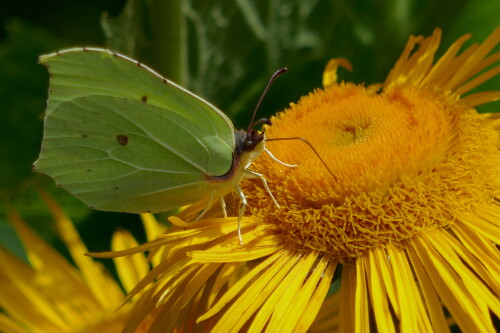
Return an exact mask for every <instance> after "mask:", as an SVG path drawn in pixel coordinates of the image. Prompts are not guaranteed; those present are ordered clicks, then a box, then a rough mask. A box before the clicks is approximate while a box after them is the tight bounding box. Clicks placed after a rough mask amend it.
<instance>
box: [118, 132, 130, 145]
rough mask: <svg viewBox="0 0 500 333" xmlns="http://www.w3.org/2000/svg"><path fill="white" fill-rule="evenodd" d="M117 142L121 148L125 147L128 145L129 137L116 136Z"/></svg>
mask: <svg viewBox="0 0 500 333" xmlns="http://www.w3.org/2000/svg"><path fill="white" fill-rule="evenodd" d="M116 141H118V143H119V144H120V146H122V147H124V146H126V145H128V136H126V135H123V134H120V135H117V136H116Z"/></svg>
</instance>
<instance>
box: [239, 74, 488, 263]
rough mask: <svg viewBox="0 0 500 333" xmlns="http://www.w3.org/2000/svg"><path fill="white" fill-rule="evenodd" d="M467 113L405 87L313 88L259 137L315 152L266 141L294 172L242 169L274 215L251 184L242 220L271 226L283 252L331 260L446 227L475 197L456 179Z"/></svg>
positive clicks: (453, 100)
mask: <svg viewBox="0 0 500 333" xmlns="http://www.w3.org/2000/svg"><path fill="white" fill-rule="evenodd" d="M470 112H471V111H467V109H466V108H465V107H463V106H461V105H460V103H459V102H458V98H457V97H456V96H454V95H446V94H443V93H442V92H437V91H434V90H432V89H424V88H419V87H415V86H412V85H393V86H392V87H388V88H386V89H385V90H384V91H383V92H382V93H381V94H374V93H371V92H370V91H369V90H367V89H366V88H365V87H363V86H358V85H350V84H348V85H344V84H342V85H335V86H333V87H332V88H329V89H326V90H318V91H316V92H314V93H312V94H310V95H309V96H306V97H304V98H302V99H301V100H300V102H299V103H298V104H292V105H291V107H290V109H288V110H286V111H284V112H283V113H281V114H279V115H277V116H276V117H275V118H274V119H272V121H273V125H272V126H269V127H267V128H266V129H265V130H266V136H267V138H286V137H301V138H304V139H306V140H307V141H308V142H309V143H310V144H311V145H312V146H313V147H314V148H315V149H316V151H317V152H318V155H316V154H315V153H314V151H313V150H312V149H310V148H309V147H308V146H307V145H306V144H304V143H303V142H300V141H297V140H291V141H275V142H272V141H268V142H267V144H266V145H267V148H268V149H269V150H270V151H271V152H272V153H273V154H274V155H275V156H276V157H277V158H278V159H280V160H281V161H283V162H286V163H290V164H297V165H298V167H296V168H290V167H286V166H283V165H280V164H278V163H277V162H275V161H273V160H271V159H270V158H268V157H267V156H265V155H263V156H262V157H259V159H258V160H257V161H256V163H254V164H253V165H252V167H251V168H252V169H253V170H255V171H257V172H260V173H262V174H263V175H264V176H265V177H266V179H267V180H268V181H269V183H270V188H271V191H272V192H273V194H274V195H275V197H276V199H277V200H278V202H279V203H280V205H281V206H282V208H281V209H279V210H278V209H276V208H275V207H274V206H273V205H272V204H271V203H270V200H269V198H268V195H267V194H266V192H265V191H264V190H263V189H262V188H261V185H260V184H259V182H258V181H252V182H247V183H246V184H245V186H246V187H247V189H246V190H245V193H247V196H248V199H249V204H250V206H251V207H252V210H251V213H252V215H256V216H260V217H261V218H262V219H263V221H264V222H265V223H271V224H274V225H277V226H278V227H280V229H281V230H282V234H283V235H284V241H285V242H286V243H288V244H289V245H290V246H292V247H296V248H301V249H303V248H304V247H306V248H310V249H314V250H320V251H325V252H327V253H329V254H331V255H334V256H336V257H338V258H340V259H346V258H348V257H356V256H358V255H359V254H360V253H362V252H364V251H365V250H367V249H369V248H371V247H373V246H379V245H380V244H384V243H386V242H388V241H403V240H405V239H408V238H410V237H412V236H413V235H415V234H416V233H418V232H425V230H430V229H434V228H437V227H443V226H447V225H450V224H451V223H453V220H454V216H455V213H456V212H457V210H460V209H464V207H465V206H464V205H465V203H464V202H465V201H464V200H466V199H467V200H472V199H471V198H474V196H473V193H472V192H475V191H477V192H479V193H481V191H483V189H481V188H479V187H478V186H472V188H473V189H471V188H470V187H471V186H470V182H471V181H473V180H471V179H470V178H467V177H465V178H467V179H462V178H461V177H464V174H463V170H464V168H463V163H462V164H461V163H460V162H459V160H460V159H463V158H464V157H466V155H467V154H468V148H467V147H468V146H467V144H466V142H465V141H466V140H465V139H466V138H469V137H468V136H467V134H468V133H467V132H466V131H465V132H464V130H466V129H467V128H468V129H469V130H470V131H471V133H472V136H474V135H475V134H474V130H473V129H472V127H474V126H473V125H472V124H474V122H470V121H468V120H467V119H469V118H471V116H470V115H471V113H470ZM471 119H475V120H474V121H476V123H477V121H478V119H477V118H471ZM464 124H465V125H464ZM471 126H472V127H471ZM459 130H460V133H461V136H463V138H459V137H458V136H457V133H458V132H459ZM488 133H489V134H490V135H493V134H492V133H490V132H488ZM464 140H465V141H464ZM489 140H490V141H491V140H492V138H490V139H489ZM476 141H477V140H476ZM469 148H470V147H469ZM321 160H323V161H324V163H326V165H328V168H329V169H330V170H331V171H332V172H333V174H334V175H331V174H330V173H329V171H328V169H327V168H326V167H325V166H324V165H323V164H322V162H321ZM457 179H458V180H460V181H457ZM450 187H453V188H455V189H456V190H454V191H452V193H451V194H450V193H448V192H449V190H450ZM460 191H465V192H467V193H466V194H465V196H464V193H465V192H460ZM462 197H463V198H462ZM460 198H461V199H460ZM476 198H484V195H481V194H479V195H478V196H477V197H476ZM458 199H460V200H458Z"/></svg>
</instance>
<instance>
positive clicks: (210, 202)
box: [195, 190, 215, 221]
mask: <svg viewBox="0 0 500 333" xmlns="http://www.w3.org/2000/svg"><path fill="white" fill-rule="evenodd" d="M214 195H215V190H213V191H212V193H210V198H208V202H207V205H206V206H205V208H204V209H203V210H202V211H201V213H200V214H198V216H197V217H196V219H195V221H198V220H199V219H201V218H202V217H203V215H205V213H206V212H207V211H208V209H209V208H210V207H212V202H213V201H214Z"/></svg>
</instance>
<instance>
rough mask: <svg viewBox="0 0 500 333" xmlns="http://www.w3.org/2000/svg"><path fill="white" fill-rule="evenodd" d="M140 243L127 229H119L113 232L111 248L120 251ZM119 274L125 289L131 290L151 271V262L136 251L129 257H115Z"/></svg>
mask: <svg viewBox="0 0 500 333" xmlns="http://www.w3.org/2000/svg"><path fill="white" fill-rule="evenodd" d="M138 245H139V244H138V243H137V241H136V240H135V239H134V237H133V236H132V235H131V234H130V233H129V232H128V231H125V230H119V231H117V232H115V233H114V234H113V238H112V239H111V249H112V250H113V251H119V250H122V249H129V248H132V247H135V246H138ZM113 261H114V263H115V266H116V270H117V272H118V276H119V277H120V281H121V282H122V285H123V287H124V288H125V291H127V292H129V291H131V290H132V288H134V286H135V285H137V283H138V282H139V281H140V280H141V279H142V278H143V277H144V276H146V274H147V273H148V272H149V264H148V262H147V260H146V257H144V254H142V253H136V254H133V255H131V256H127V257H119V258H114V259H113Z"/></svg>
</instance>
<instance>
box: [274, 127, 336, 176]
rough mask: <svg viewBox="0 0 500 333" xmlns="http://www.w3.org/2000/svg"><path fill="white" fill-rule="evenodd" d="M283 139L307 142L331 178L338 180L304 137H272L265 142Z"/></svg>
mask: <svg viewBox="0 0 500 333" xmlns="http://www.w3.org/2000/svg"><path fill="white" fill-rule="evenodd" d="M285 140H299V141H302V142H304V143H305V144H307V145H308V146H309V148H311V149H312V151H313V152H314V154H316V156H318V158H319V160H320V161H321V163H323V165H324V166H325V168H326V170H328V172H329V173H330V175H332V177H333V179H335V181H338V179H337V177H335V175H334V174H333V172H332V170H330V168H329V167H328V165H327V164H326V163H325V161H324V160H323V159H322V158H321V156H320V155H319V153H318V152H317V151H316V149H314V147H313V145H312V144H311V143H309V141H307V140H306V139H304V138H301V137H293V138H273V139H266V142H269V141H285Z"/></svg>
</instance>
